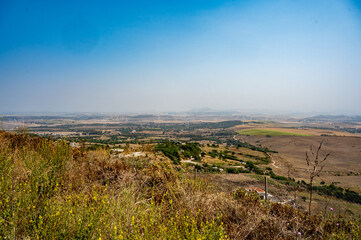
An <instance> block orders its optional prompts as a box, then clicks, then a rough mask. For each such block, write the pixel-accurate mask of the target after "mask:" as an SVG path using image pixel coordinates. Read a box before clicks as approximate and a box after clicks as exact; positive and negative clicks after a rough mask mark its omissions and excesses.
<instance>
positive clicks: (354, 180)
mask: <svg viewBox="0 0 361 240" xmlns="http://www.w3.org/2000/svg"><path fill="white" fill-rule="evenodd" d="M240 138H242V140H244V141H247V142H250V143H252V144H255V145H261V146H264V147H268V148H270V149H272V150H275V151H277V152H278V153H273V154H271V160H272V161H273V162H272V164H271V167H272V168H273V169H274V171H275V172H276V173H278V174H280V175H287V172H288V170H289V169H290V168H291V171H292V175H293V176H294V177H295V178H299V179H306V178H307V174H308V172H307V168H306V167H307V166H306V161H305V153H306V151H308V150H309V149H310V146H311V145H312V146H313V148H314V149H315V148H317V147H318V146H319V143H320V142H321V141H324V143H323V147H322V149H321V151H320V157H323V156H325V154H327V153H330V154H331V155H330V156H329V158H328V159H327V161H326V162H325V167H324V171H323V173H321V174H320V177H319V178H317V181H322V180H323V181H325V182H326V183H332V182H339V186H346V187H352V188H353V189H355V190H359V191H361V188H360V183H361V138H359V137H336V136H327V137H321V136H312V137H306V136H272V137H266V136H261V135H259V136H240Z"/></svg>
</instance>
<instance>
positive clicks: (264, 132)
mask: <svg viewBox="0 0 361 240" xmlns="http://www.w3.org/2000/svg"><path fill="white" fill-rule="evenodd" d="M237 133H238V134H240V135H250V136H255V135H269V136H312V135H310V134H301V133H291V132H283V131H275V130H267V129H245V130H241V131H238V132H237Z"/></svg>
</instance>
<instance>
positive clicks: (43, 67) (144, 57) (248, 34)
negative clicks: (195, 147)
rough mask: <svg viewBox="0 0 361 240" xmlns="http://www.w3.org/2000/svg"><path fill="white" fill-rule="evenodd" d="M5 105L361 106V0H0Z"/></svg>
mask: <svg viewBox="0 0 361 240" xmlns="http://www.w3.org/2000/svg"><path fill="white" fill-rule="evenodd" d="M0 36H1V37H0V86H1V87H0V101H1V103H2V104H1V106H0V112H165V111H187V110H190V109H197V108H203V107H209V108H211V109H217V110H229V109H232V110H240V111H247V110H248V111H249V110H252V111H259V112H262V111H265V112H278V111H279V112H300V113H302V112H306V113H309V112H318V113H335V114H342V113H343V114H361V108H360V103H361V94H360V92H361V77H360V76H361V2H360V1H357V0H343V1H339V0H319V1H312V0H303V1H290V0H288V1H287V0H271V1H266V0H263V1H261V0H255V1H226V0H210V1H189V0H185V1H160V0H158V1H151V2H149V1H140V0H139V1H131V2H129V1H111V2H109V3H108V4H106V5H105V4H102V3H101V2H100V1H59V2H48V1H31V2H30V1H7V2H5V1H2V2H0Z"/></svg>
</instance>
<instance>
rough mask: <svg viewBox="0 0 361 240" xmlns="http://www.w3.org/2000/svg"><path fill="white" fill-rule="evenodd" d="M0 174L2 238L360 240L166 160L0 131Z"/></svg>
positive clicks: (332, 221)
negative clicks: (340, 239) (337, 239)
mask: <svg viewBox="0 0 361 240" xmlns="http://www.w3.org/2000/svg"><path fill="white" fill-rule="evenodd" d="M150 154H152V153H150ZM0 176H1V182H0V238H14V239H23V238H30V239H36V238H40V239H75V238H78V239H227V238H232V239H246V238H247V239H274V238H276V236H277V239H285V238H287V239H291V238H297V237H298V236H300V235H299V233H300V234H301V236H302V237H305V238H310V237H312V238H316V239H317V238H321V237H324V238H331V237H332V236H341V235H343V234H346V235H347V234H349V233H348V231H351V230H352V231H354V232H352V234H353V235H352V236H353V237H354V238H357V237H360V229H359V228H360V223H359V222H358V221H356V223H355V222H354V223H352V224H351V223H350V222H349V221H348V220H344V219H341V220H342V222H341V220H340V218H329V219H328V220H327V221H322V218H321V217H319V216H310V217H309V216H307V215H306V214H304V213H302V212H299V211H296V210H295V209H293V208H291V207H287V206H283V205H279V204H271V203H267V202H262V201H260V200H259V199H258V198H257V197H256V196H253V195H245V192H244V191H242V190H239V191H237V193H236V194H233V193H229V192H220V191H219V190H217V188H215V187H213V186H212V185H210V184H209V183H208V182H206V181H203V180H200V179H193V178H192V177H189V176H188V175H187V174H186V173H182V172H179V171H175V169H174V167H173V165H171V164H170V162H169V161H154V162H150V161H149V160H148V159H117V158H113V157H112V156H110V155H109V153H108V152H107V151H103V150H97V151H89V152H87V151H84V150H83V149H70V148H69V146H68V145H67V144H66V143H64V142H61V141H59V142H52V141H50V140H45V139H42V138H29V137H27V136H26V135H13V134H8V133H4V132H0ZM336 223H341V224H339V225H337V226H338V227H334V226H336Z"/></svg>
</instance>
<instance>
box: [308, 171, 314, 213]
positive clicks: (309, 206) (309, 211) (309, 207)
mask: <svg viewBox="0 0 361 240" xmlns="http://www.w3.org/2000/svg"><path fill="white" fill-rule="evenodd" d="M312 183H313V178H311V181H310V203H309V205H308V214H309V215H311V204H312V190H313V189H312Z"/></svg>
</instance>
